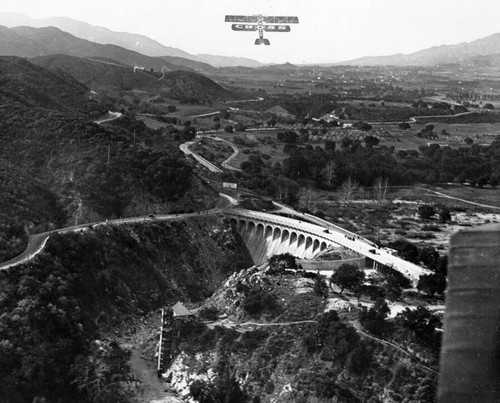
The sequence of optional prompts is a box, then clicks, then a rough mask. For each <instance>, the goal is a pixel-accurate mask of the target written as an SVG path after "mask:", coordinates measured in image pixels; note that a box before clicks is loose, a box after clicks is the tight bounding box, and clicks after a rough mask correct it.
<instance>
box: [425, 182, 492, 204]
mask: <svg viewBox="0 0 500 403" xmlns="http://www.w3.org/2000/svg"><path fill="white" fill-rule="evenodd" d="M417 189H422V190H425V191H427V192H429V193H434V194H435V195H436V196H439V197H445V198H447V199H452V200H457V201H460V202H462V203H467V204H471V205H473V206H478V207H485V208H492V209H495V210H500V207H498V206H491V205H489V204H481V203H476V202H473V201H470V200H465V199H461V198H459V197H455V196H450V195H447V194H446V193H441V192H437V191H435V190H431V189H426V188H420V187H417Z"/></svg>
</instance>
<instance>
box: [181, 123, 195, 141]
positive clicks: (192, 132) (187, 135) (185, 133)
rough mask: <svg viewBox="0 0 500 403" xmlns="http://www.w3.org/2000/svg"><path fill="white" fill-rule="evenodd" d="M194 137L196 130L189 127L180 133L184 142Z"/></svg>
mask: <svg viewBox="0 0 500 403" xmlns="http://www.w3.org/2000/svg"><path fill="white" fill-rule="evenodd" d="M195 137H196V129H195V128H194V127H193V126H191V125H189V126H186V127H185V128H184V131H183V132H182V139H183V140H184V141H190V140H192V139H194V138H195Z"/></svg>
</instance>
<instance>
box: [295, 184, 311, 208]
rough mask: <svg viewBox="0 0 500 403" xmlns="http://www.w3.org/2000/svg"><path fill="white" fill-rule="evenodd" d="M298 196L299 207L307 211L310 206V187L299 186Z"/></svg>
mask: <svg viewBox="0 0 500 403" xmlns="http://www.w3.org/2000/svg"><path fill="white" fill-rule="evenodd" d="M298 196H299V202H300V206H301V208H302V209H303V210H304V211H309V208H310V207H311V200H312V198H313V193H312V188H311V187H310V186H308V187H301V188H300V189H299V195H298Z"/></svg>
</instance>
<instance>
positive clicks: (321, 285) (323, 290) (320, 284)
mask: <svg viewBox="0 0 500 403" xmlns="http://www.w3.org/2000/svg"><path fill="white" fill-rule="evenodd" d="M313 292H314V294H316V295H317V296H319V297H322V298H326V297H327V296H328V286H327V285H326V282H325V278H324V277H323V276H322V275H321V274H319V273H317V274H316V278H315V279H314V286H313Z"/></svg>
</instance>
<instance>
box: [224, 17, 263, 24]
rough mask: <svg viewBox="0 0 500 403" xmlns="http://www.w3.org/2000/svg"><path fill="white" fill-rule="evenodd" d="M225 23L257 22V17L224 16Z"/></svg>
mask: <svg viewBox="0 0 500 403" xmlns="http://www.w3.org/2000/svg"><path fill="white" fill-rule="evenodd" d="M226 22H251V23H257V22H259V17H258V16H257V15H226Z"/></svg>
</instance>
